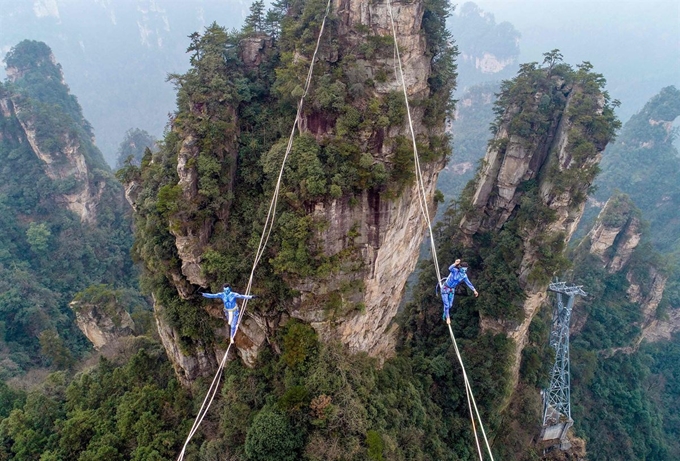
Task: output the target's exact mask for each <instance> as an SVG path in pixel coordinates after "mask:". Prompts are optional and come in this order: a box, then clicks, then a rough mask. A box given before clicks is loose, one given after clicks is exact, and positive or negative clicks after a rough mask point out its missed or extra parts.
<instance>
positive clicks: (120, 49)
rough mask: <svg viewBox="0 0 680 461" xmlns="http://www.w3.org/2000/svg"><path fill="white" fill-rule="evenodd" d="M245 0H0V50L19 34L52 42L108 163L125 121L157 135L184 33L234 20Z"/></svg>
mask: <svg viewBox="0 0 680 461" xmlns="http://www.w3.org/2000/svg"><path fill="white" fill-rule="evenodd" d="M249 5H250V2H248V1H245V0H192V1H173V2H168V1H156V0H124V1H118V0H116V1H108V0H101V1H99V0H84V1H77V2H73V1H68V0H36V1H33V2H26V1H24V0H4V1H3V2H2V8H0V52H1V54H2V55H4V54H5V53H6V52H7V51H9V49H10V48H11V47H13V46H15V45H16V44H17V43H19V42H20V41H21V40H24V39H31V40H39V41H42V42H45V43H47V44H48V46H50V47H51V48H52V50H53V51H54V53H55V55H56V56H58V58H59V62H60V63H61V64H62V66H63V72H64V77H65V79H66V81H67V82H68V83H69V85H70V86H71V89H72V90H73V93H74V94H77V95H78V97H79V99H80V100H81V103H82V105H83V112H84V115H85V117H86V118H87V119H88V120H89V121H90V123H91V124H92V126H93V128H94V132H95V135H96V138H97V141H96V142H97V145H98V146H99V148H100V149H101V150H102V152H103V153H104V157H105V158H106V160H107V161H108V163H109V164H111V165H112V164H113V163H114V161H115V154H116V150H117V149H118V146H119V144H120V142H121V141H122V140H123V137H124V135H125V132H126V131H127V130H129V129H131V128H139V129H143V130H146V131H148V132H149V133H150V134H151V135H153V136H154V137H156V138H160V137H161V134H162V133H163V129H164V127H165V124H166V123H167V120H168V113H169V112H171V111H172V110H173V108H174V105H175V101H174V100H175V91H174V89H173V87H172V84H170V83H168V82H166V79H167V75H168V74H169V73H176V72H183V71H185V70H186V69H187V68H188V66H189V60H188V57H187V55H186V48H187V46H188V45H189V39H188V38H187V37H188V36H189V35H190V34H192V33H193V32H202V31H203V30H204V28H205V27H206V26H208V25H210V24H211V23H212V22H214V21H217V22H219V23H220V24H221V25H223V26H226V27H227V28H232V27H237V26H240V24H241V22H242V18H243V17H245V15H246V13H247V12H248V6H249Z"/></svg>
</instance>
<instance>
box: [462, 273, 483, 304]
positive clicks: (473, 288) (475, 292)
mask: <svg viewBox="0 0 680 461" xmlns="http://www.w3.org/2000/svg"><path fill="white" fill-rule="evenodd" d="M463 281H464V282H465V284H466V285H467V286H468V287H470V289H471V290H472V292H473V293H474V294H475V298H476V297H477V296H479V293H478V292H477V290H475V287H474V286H473V285H472V282H471V281H470V279H469V278H468V277H467V275H466V276H465V278H464V279H463Z"/></svg>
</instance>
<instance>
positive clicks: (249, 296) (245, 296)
mask: <svg viewBox="0 0 680 461" xmlns="http://www.w3.org/2000/svg"><path fill="white" fill-rule="evenodd" d="M232 293H234V292H233V291H232ZM234 296H236V297H237V298H238V299H253V298H254V297H255V296H253V295H242V294H240V293H234Z"/></svg>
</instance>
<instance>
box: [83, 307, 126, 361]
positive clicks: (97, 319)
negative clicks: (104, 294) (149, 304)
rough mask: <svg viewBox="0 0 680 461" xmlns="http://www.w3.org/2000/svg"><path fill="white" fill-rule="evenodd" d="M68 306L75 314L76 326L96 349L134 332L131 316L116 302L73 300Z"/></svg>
mask: <svg viewBox="0 0 680 461" xmlns="http://www.w3.org/2000/svg"><path fill="white" fill-rule="evenodd" d="M70 306H71V309H72V310H73V312H75V314H76V322H77V324H78V328H80V331H82V332H83V334H84V335H85V336H86V337H87V339H89V340H90V342H91V343H92V345H93V346H94V347H95V349H97V350H99V349H101V348H103V347H104V346H106V345H107V344H110V343H112V342H115V341H118V340H119V339H121V338H124V337H128V336H133V335H134V334H135V323H134V322H133V320H132V317H130V314H128V312H127V311H126V310H125V309H124V308H123V307H122V306H120V305H117V304H116V303H111V302H107V303H106V304H93V303H89V302H82V301H73V302H71V304H70Z"/></svg>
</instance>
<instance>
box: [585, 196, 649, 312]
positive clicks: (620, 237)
mask: <svg viewBox="0 0 680 461" xmlns="http://www.w3.org/2000/svg"><path fill="white" fill-rule="evenodd" d="M641 237H642V230H641V227H640V216H639V212H638V211H637V210H636V209H635V206H634V204H633V203H632V202H631V201H630V199H629V198H628V197H626V196H621V195H618V196H615V197H613V198H611V199H610V200H608V201H607V203H606V204H605V206H604V208H603V209H602V212H601V213H600V216H599V217H598V219H597V222H596V223H595V226H593V229H592V230H591V231H590V232H589V234H588V239H587V240H585V242H587V243H588V244H589V245H590V248H589V250H588V251H589V252H590V253H591V254H593V255H596V256H597V257H599V258H600V260H601V261H602V263H603V264H604V267H605V268H606V269H607V272H609V273H610V274H612V273H614V272H618V271H620V270H621V269H622V268H623V267H624V266H625V265H626V264H627V263H628V261H629V259H630V257H631V255H632V254H633V251H634V250H635V248H636V247H637V246H638V244H639V243H640V238H641ZM636 302H637V301H636Z"/></svg>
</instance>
